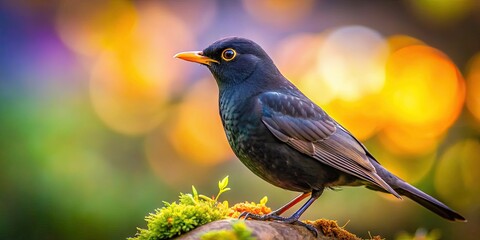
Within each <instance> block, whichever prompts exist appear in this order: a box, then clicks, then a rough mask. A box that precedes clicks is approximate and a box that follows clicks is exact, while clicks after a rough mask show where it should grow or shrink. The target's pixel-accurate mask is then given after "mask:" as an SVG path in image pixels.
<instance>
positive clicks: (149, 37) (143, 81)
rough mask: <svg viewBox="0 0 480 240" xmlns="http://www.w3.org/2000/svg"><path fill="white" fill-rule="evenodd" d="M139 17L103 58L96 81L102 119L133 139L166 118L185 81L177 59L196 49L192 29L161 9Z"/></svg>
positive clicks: (145, 9) (145, 7)
mask: <svg viewBox="0 0 480 240" xmlns="http://www.w3.org/2000/svg"><path fill="white" fill-rule="evenodd" d="M137 11H138V12H139V18H138V21H137V24H136V25H135V27H134V28H132V29H131V31H130V32H127V33H122V34H121V35H118V36H117V37H118V38H121V39H122V42H121V43H122V44H118V45H115V46H111V47H110V48H109V49H107V50H105V51H103V53H102V54H101V55H100V56H99V57H98V60H97V61H96V62H95V63H94V68H93V70H92V76H91V81H90V93H91V99H92V104H93V106H94V109H95V110H96V112H97V114H98V116H99V117H100V119H101V120H103V121H104V122H105V124H106V125H107V126H108V127H110V128H111V129H113V130H115V131H117V132H120V133H123V134H129V135H138V134H144V133H146V132H148V131H150V130H151V129H153V128H155V127H156V126H157V125H158V124H159V123H160V121H161V120H162V119H163V118H164V116H165V109H166V102H167V101H168V99H169V97H170V96H171V92H172V91H173V90H174V89H175V88H178V87H179V86H181V85H182V84H183V80H184V75H185V66H182V64H181V63H179V62H178V61H175V59H173V58H172V56H173V54H174V53H176V52H179V51H180V50H182V49H188V48H192V46H193V45H194V44H193V43H192V38H193V37H192V36H191V35H190V33H189V31H188V30H187V27H186V26H185V25H183V23H182V22H181V21H179V20H178V18H176V17H175V16H173V15H172V14H171V13H169V12H168V11H166V10H165V9H164V8H163V7H162V6H161V5H158V4H157V3H155V2H147V3H144V4H139V5H138V6H137ZM165 29H170V30H169V32H168V34H165V31H164V30H165Z"/></svg>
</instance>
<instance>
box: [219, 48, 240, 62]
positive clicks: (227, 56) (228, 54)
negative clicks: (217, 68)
mask: <svg viewBox="0 0 480 240" xmlns="http://www.w3.org/2000/svg"><path fill="white" fill-rule="evenodd" d="M235 56H237V52H235V50H233V49H231V48H227V49H225V50H223V52H222V59H223V60H225V61H231V60H233V59H234V58H235Z"/></svg>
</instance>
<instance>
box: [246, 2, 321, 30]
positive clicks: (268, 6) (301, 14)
mask: <svg viewBox="0 0 480 240" xmlns="http://www.w3.org/2000/svg"><path fill="white" fill-rule="evenodd" d="M314 4H315V1H314V0H243V5H244V7H245V9H246V10H247V12H248V13H249V14H251V15H252V16H253V17H254V18H255V19H257V20H258V21H260V22H263V23H267V24H270V25H272V26H276V27H279V28H281V27H285V26H288V25H293V24H295V23H297V22H298V21H300V20H302V19H304V18H306V17H307V16H308V15H309V14H310V13H311V12H312V9H313V8H312V7H313V5H314Z"/></svg>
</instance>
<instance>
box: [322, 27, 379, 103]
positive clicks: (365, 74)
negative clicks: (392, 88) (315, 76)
mask: <svg viewBox="0 0 480 240" xmlns="http://www.w3.org/2000/svg"><path fill="white" fill-rule="evenodd" d="M387 56H388V45H387V44H386V42H385V39H384V38H383V37H382V36H381V35H380V34H379V33H378V32H376V31H374V30H372V29H369V28H367V27H364V26H347V27H342V28H339V29H335V30H333V31H332V32H331V33H330V34H328V36H327V37H326V38H325V41H324V43H323V44H322V46H321V48H320V52H319V61H318V63H317V64H318V65H317V67H318V71H319V73H320V74H321V75H322V77H323V78H322V79H324V80H325V82H326V83H327V85H328V86H329V87H330V88H329V90H330V91H333V94H335V95H336V96H337V98H338V99H342V100H350V101H352V100H358V99H359V98H360V97H362V96H364V95H366V94H369V93H375V92H379V91H380V90H381V89H382V87H383V83H384V81H385V63H386V60H387Z"/></svg>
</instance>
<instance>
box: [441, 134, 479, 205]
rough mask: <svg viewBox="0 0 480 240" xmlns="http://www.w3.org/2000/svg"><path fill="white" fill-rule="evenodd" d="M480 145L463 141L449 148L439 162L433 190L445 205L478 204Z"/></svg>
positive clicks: (474, 141)
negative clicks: (445, 201) (479, 158)
mask: <svg viewBox="0 0 480 240" xmlns="http://www.w3.org/2000/svg"><path fill="white" fill-rule="evenodd" d="M478 156H480V143H479V142H478V140H473V139H470V140H464V141H462V142H458V143H456V144H455V145H453V146H451V147H450V148H449V149H448V150H447V151H446V152H445V154H444V155H443V156H442V158H441V159H440V161H439V164H438V168H437V172H436V174H435V179H434V180H435V188H436V189H437V191H438V193H439V194H440V195H441V196H442V197H443V199H450V200H451V201H449V202H447V203H451V204H454V205H455V206H457V207H462V206H471V205H472V204H478V202H480V191H478V183H479V182H480V175H479V174H478V169H480V161H478Z"/></svg>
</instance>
